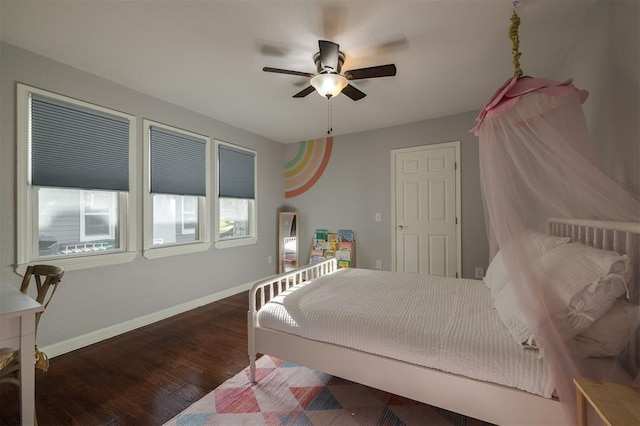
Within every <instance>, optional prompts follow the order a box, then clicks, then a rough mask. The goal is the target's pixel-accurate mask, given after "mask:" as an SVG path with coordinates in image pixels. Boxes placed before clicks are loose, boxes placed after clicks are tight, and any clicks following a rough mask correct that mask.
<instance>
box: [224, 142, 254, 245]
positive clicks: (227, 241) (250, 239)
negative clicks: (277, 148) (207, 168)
mask: <svg viewBox="0 0 640 426" xmlns="http://www.w3.org/2000/svg"><path fill="white" fill-rule="evenodd" d="M220 145H224V146H228V147H230V148H233V149H236V150H240V151H246V152H250V153H252V154H253V155H254V156H255V157H254V163H253V169H254V177H253V180H254V182H253V187H254V191H255V192H254V198H253V206H249V229H250V230H251V235H249V236H246V237H236V238H224V239H221V238H220V196H219V194H220V179H219V177H220V174H219V170H220V167H219V161H220V159H219V156H218V152H219V149H218V147H219V146H220ZM215 156H216V179H215V183H216V186H215V191H216V196H215V197H214V198H215V212H216V214H215V226H214V228H215V246H216V248H218V249H224V248H230V247H240V246H248V245H252V244H256V243H257V242H258V153H257V152H256V151H254V150H253V149H249V148H245V147H243V146H239V145H235V144H232V143H229V142H224V141H221V140H217V139H216V140H215Z"/></svg>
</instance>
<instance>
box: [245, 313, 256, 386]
mask: <svg viewBox="0 0 640 426" xmlns="http://www.w3.org/2000/svg"><path fill="white" fill-rule="evenodd" d="M255 315H256V313H255V311H252V310H249V312H248V314H247V335H248V345H247V346H248V347H247V349H248V353H249V373H250V379H251V383H255V382H256V350H255V342H254V334H253V327H254V316H255Z"/></svg>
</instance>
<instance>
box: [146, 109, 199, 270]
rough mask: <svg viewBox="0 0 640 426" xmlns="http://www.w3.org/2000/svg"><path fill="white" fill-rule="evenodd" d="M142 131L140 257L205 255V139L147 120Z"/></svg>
mask: <svg viewBox="0 0 640 426" xmlns="http://www.w3.org/2000/svg"><path fill="white" fill-rule="evenodd" d="M144 131H145V145H144V166H145V172H144V187H145V195H144V197H145V203H144V206H145V213H144V214H145V229H144V256H145V257H147V258H155V257H162V256H172V255H177V254H185V253H193V252H197V251H203V250H208V249H209V247H210V242H211V237H210V231H209V230H210V226H209V223H210V221H211V219H210V214H209V211H210V208H209V205H210V201H209V200H210V196H209V191H210V190H209V188H210V187H211V177H210V175H211V173H210V171H209V164H210V161H209V158H210V155H211V154H210V148H209V146H210V143H209V138H208V137H206V136H202V135H198V134H195V133H192V132H188V131H186V130H181V129H178V128H175V127H171V126H167V125H165V124H161V123H156V122H153V121H150V120H144Z"/></svg>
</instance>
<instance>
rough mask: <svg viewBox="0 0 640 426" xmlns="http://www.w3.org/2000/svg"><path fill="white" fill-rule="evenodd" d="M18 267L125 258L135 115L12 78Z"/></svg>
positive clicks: (130, 235)
mask: <svg viewBox="0 0 640 426" xmlns="http://www.w3.org/2000/svg"><path fill="white" fill-rule="evenodd" d="M17 115H18V164H17V168H18V188H17V190H18V268H17V269H18V271H19V272H21V270H23V269H24V268H26V265H27V264H29V263H34V262H40V261H55V263H56V264H58V265H60V266H63V267H65V268H66V269H69V270H73V269H82V268H87V267H92V266H99V265H108V264H114V263H121V262H127V261H131V260H133V258H134V257H135V250H136V248H135V231H134V230H133V229H132V228H133V226H134V225H135V221H134V220H133V218H134V216H133V214H134V200H135V197H134V196H133V191H132V189H131V188H130V187H129V182H130V181H133V180H134V178H133V176H134V175H133V170H134V167H133V164H135V146H134V140H135V139H134V138H135V117H133V116H131V115H128V114H124V113H121V112H118V111H113V110H110V109H107V108H103V107H100V106H97V105H93V104H89V103H87V102H82V101H78V100H75V99H72V98H68V97H66V96H61V95H58V94H55V93H51V92H47V91H44V90H41V89H36V88H33V87H29V86H25V85H22V84H18V99H17Z"/></svg>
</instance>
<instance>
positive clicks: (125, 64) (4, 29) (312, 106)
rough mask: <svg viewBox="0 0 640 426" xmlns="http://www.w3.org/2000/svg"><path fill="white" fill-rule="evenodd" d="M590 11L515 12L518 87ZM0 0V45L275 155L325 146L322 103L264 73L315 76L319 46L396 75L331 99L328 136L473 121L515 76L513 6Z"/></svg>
mask: <svg viewBox="0 0 640 426" xmlns="http://www.w3.org/2000/svg"><path fill="white" fill-rule="evenodd" d="M594 1H595V0H522V1H520V3H519V4H518V6H517V11H518V13H519V15H520V17H521V19H522V23H521V26H520V44H521V47H520V50H521V51H522V58H521V64H522V68H523V70H524V72H525V74H526V75H534V76H538V77H554V71H555V70H556V69H557V68H558V66H559V64H561V63H562V60H563V55H564V54H565V52H566V51H567V49H568V48H569V46H570V45H571V43H572V40H573V39H574V37H575V34H576V32H577V27H578V25H579V24H580V22H581V19H582V18H583V16H584V15H585V13H586V12H587V10H588V9H589V8H590V7H592V6H593V3H594ZM0 2H1V3H0V13H1V21H0V24H1V36H2V40H3V41H6V42H8V43H10V44H14V45H17V46H19V47H22V48H24V49H27V50H30V51H33V52H35V53H38V54H41V55H44V56H47V57H49V58H53V59H56V60H58V61H60V62H63V63H66V64H69V65H72V66H74V67H77V68H80V69H82V70H85V71H88V72H90V73H93V74H96V75H98V76H101V77H104V78H106V79H108V80H111V81H114V82H117V83H119V84H122V85H124V86H128V87H130V88H133V89H135V90H138V91H140V92H143V93H146V94H149V95H152V96H155V97H157V98H160V99H163V100H166V101H169V102H172V103H174V104H177V105H181V106H183V107H185V108H188V109H190V110H193V111H197V112H199V113H202V114H205V115H208V116H211V117H214V118H216V119H218V120H221V121H224V122H227V123H229V124H232V125H235V126H237V127H240V128H243V129H246V130H249V131H251V132H254V133H257V134H260V135H263V136H266V137H268V138H270V139H273V140H276V141H280V142H283V143H288V142H297V141H301V140H307V139H313V138H320V137H324V136H326V131H327V103H328V101H327V100H326V99H324V98H322V97H320V96H318V95H317V94H315V93H312V94H310V95H309V96H307V97H306V98H301V99H300V98H292V95H293V94H294V93H297V92H298V91H300V90H302V89H303V88H304V87H305V85H306V81H305V80H306V79H305V78H302V77H296V76H291V75H281V74H272V73H265V72H263V71H262V67H264V66H269V67H275V68H286V69H291V70H297V71H304V72H315V66H314V63H313V60H312V56H313V54H314V53H315V52H317V51H318V39H328V40H331V41H333V42H336V43H338V44H340V50H341V51H343V52H344V53H345V54H346V61H345V64H344V66H343V71H346V70H349V69H354V68H362V67H369V66H374V65H382V64H387V63H395V64H396V66H397V69H398V73H397V75H396V76H395V77H385V78H378V79H369V80H358V81H354V82H353V83H352V84H353V85H354V86H356V87H357V88H359V89H360V90H362V91H363V92H365V93H366V94H367V97H365V98H364V99H362V100H359V101H357V102H354V101H352V100H351V99H349V98H347V97H346V96H344V95H340V96H338V97H336V98H335V99H334V100H333V130H334V133H333V134H334V135H341V134H348V133H355V132H361V131H366V130H371V129H376V128H381V127H387V126H392V125H397V124H403V123H409V122H414V121H420V120H424V119H429V118H435V117H442V116H446V115H451V114H457V113H461V112H465V111H471V110H476V109H479V108H480V107H481V106H482V105H483V104H484V103H485V102H486V101H487V100H488V98H489V97H490V96H491V95H492V93H493V91H494V90H495V89H496V88H497V87H498V86H499V85H500V84H501V83H503V82H504V81H505V80H506V79H507V78H509V77H510V76H511V75H512V74H513V67H512V65H511V42H510V41H509V39H508V37H507V28H508V27H509V24H510V21H509V18H510V16H511V12H512V1H510V0H493V1H489V0H469V1H458V0H430V1H429V0H424V1H417V0H414V1H390V0H389V1H378V2H373V1H337V2H336V1H334V2H318V1H308V0H298V1H268V0H262V1H258V0H255V1H186V0H182V1H179V0H173V1H158V0H155V1H108V0H100V1H99V0H84V1H60V0H49V1H39V2H36V1H29V0H20V1H7V0H0ZM564 77H565V76H558V77H557V78H564ZM169 124H170V123H169Z"/></svg>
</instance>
